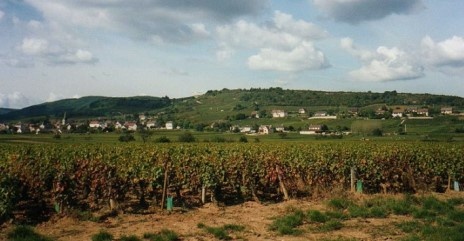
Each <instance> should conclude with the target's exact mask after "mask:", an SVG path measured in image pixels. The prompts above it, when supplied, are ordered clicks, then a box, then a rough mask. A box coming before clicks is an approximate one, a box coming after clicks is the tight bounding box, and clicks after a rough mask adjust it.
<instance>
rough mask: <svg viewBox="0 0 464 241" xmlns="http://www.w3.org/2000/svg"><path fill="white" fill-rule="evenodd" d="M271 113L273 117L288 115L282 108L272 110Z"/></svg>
mask: <svg viewBox="0 0 464 241" xmlns="http://www.w3.org/2000/svg"><path fill="white" fill-rule="evenodd" d="M271 114H272V117H273V118H282V117H287V115H288V114H287V112H285V111H284V110H272V112H271Z"/></svg>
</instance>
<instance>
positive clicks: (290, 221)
mask: <svg viewBox="0 0 464 241" xmlns="http://www.w3.org/2000/svg"><path fill="white" fill-rule="evenodd" d="M304 219H305V214H304V213H303V211H301V210H296V211H293V212H292V213H290V214H287V215H285V216H283V217H279V218H277V219H275V220H274V221H273V222H272V224H271V227H270V229H271V230H273V231H276V232H277V233H279V234H280V235H299V234H301V233H302V231H301V230H299V229H297V227H298V226H300V225H302V224H303V220H304Z"/></svg>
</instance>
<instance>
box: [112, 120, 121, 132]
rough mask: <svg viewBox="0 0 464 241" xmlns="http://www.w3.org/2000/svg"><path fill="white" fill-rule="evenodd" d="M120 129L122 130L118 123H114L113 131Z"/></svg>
mask: <svg viewBox="0 0 464 241" xmlns="http://www.w3.org/2000/svg"><path fill="white" fill-rule="evenodd" d="M121 128H122V125H121V123H119V121H116V124H114V129H116V130H119V129H121Z"/></svg>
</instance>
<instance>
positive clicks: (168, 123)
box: [165, 121, 174, 130]
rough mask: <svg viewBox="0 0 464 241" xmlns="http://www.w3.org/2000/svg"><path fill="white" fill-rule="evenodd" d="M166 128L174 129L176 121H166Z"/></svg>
mask: <svg viewBox="0 0 464 241" xmlns="http://www.w3.org/2000/svg"><path fill="white" fill-rule="evenodd" d="M165 127H166V130H173V129H174V123H173V122H172V121H168V122H166V125H165Z"/></svg>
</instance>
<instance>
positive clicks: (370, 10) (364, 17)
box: [312, 0, 424, 24]
mask: <svg viewBox="0 0 464 241" xmlns="http://www.w3.org/2000/svg"><path fill="white" fill-rule="evenodd" d="M312 1H313V3H314V5H315V6H316V7H317V8H319V9H320V10H322V11H323V12H324V13H326V14H327V15H328V17H330V18H333V19H335V20H336V21H341V22H348V23H352V24H356V23H359V22H362V21H369V20H376V19H382V18H384V17H387V16H389V15H391V14H409V13H412V12H415V11H417V10H420V9H423V8H424V4H423V0H312Z"/></svg>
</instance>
